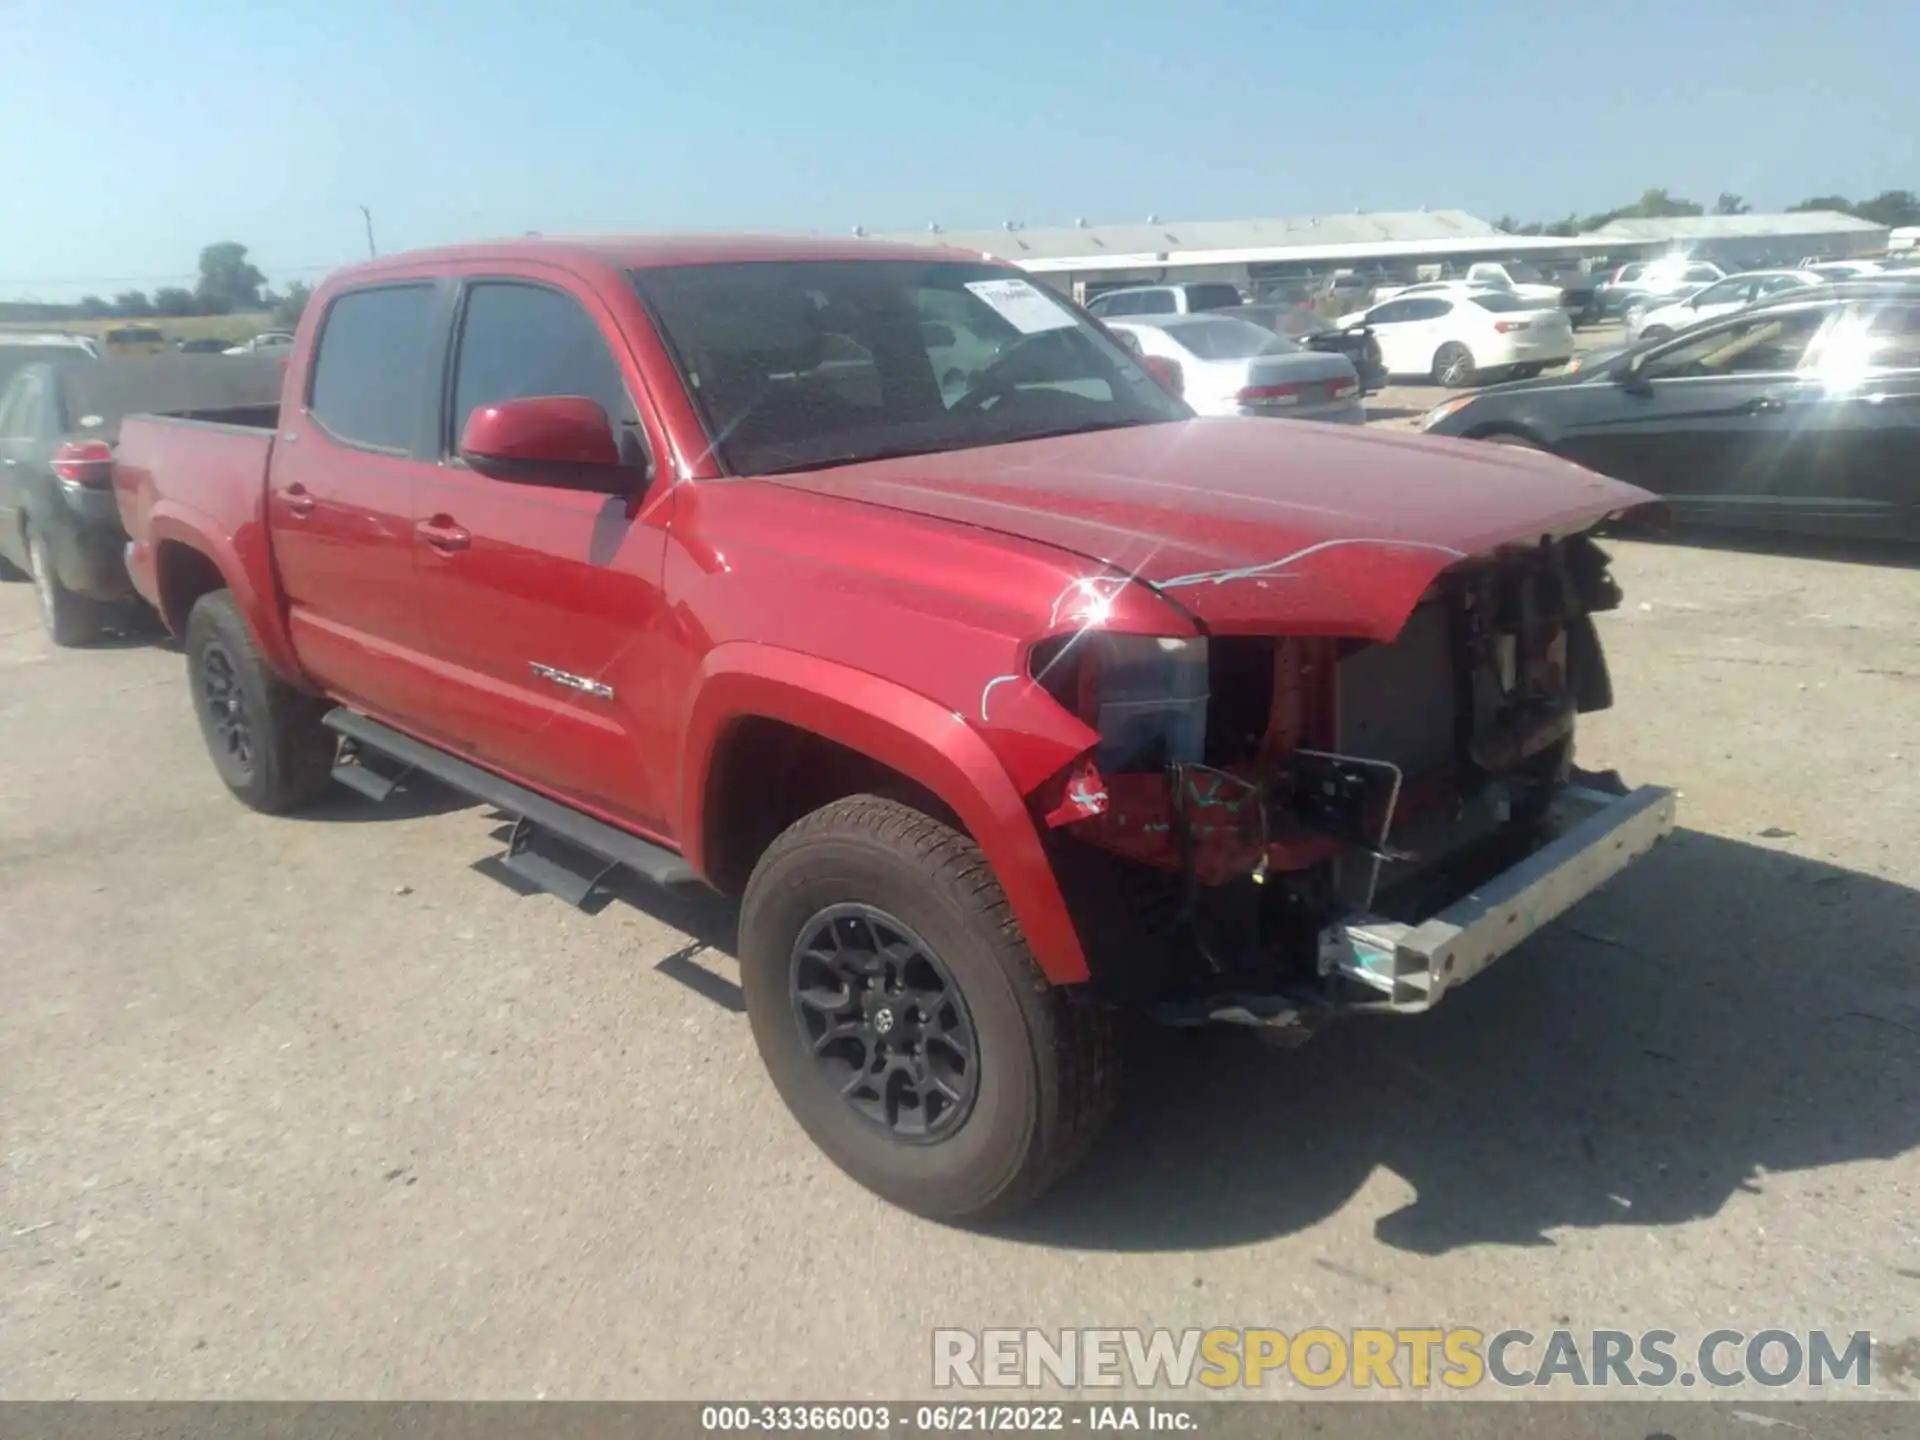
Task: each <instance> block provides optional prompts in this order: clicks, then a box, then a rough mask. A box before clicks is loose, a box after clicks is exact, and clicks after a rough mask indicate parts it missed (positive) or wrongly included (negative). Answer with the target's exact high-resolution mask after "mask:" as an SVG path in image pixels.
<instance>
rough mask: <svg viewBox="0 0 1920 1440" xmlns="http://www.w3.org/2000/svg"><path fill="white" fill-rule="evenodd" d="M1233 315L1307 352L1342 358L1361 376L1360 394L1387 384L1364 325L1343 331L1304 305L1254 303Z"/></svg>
mask: <svg viewBox="0 0 1920 1440" xmlns="http://www.w3.org/2000/svg"><path fill="white" fill-rule="evenodd" d="M1233 313H1234V316H1235V318H1237V319H1241V320H1251V321H1252V322H1253V323H1254V324H1256V325H1262V326H1265V327H1266V328H1267V329H1269V330H1271V331H1273V333H1274V334H1276V335H1284V336H1285V337H1286V338H1287V339H1289V340H1295V341H1298V342H1299V343H1300V344H1302V345H1304V346H1306V347H1307V348H1308V349H1309V350H1321V351H1325V352H1327V353H1329V354H1337V355H1344V356H1346V357H1347V363H1348V364H1349V365H1351V366H1353V369H1354V373H1355V374H1357V375H1358V376H1359V377H1360V393H1361V394H1362V395H1367V394H1371V393H1372V392H1373V391H1375V390H1378V389H1379V388H1380V387H1381V386H1382V385H1384V384H1386V382H1387V367H1386V365H1385V364H1384V363H1382V361H1381V359H1380V342H1379V341H1378V340H1376V339H1375V338H1374V335H1373V331H1372V330H1371V329H1370V328H1369V327H1367V326H1365V325H1352V326H1348V327H1346V328H1345V329H1342V328H1341V327H1340V326H1339V325H1338V324H1336V323H1335V322H1333V321H1331V320H1329V319H1327V317H1326V316H1324V315H1322V314H1321V313H1320V312H1319V311H1317V310H1314V309H1312V308H1311V307H1310V306H1305V305H1289V304H1273V303H1269V302H1266V301H1255V302H1254V303H1253V304H1251V305H1243V306H1241V307H1240V308H1239V309H1237V310H1235V311H1234V312H1233Z"/></svg>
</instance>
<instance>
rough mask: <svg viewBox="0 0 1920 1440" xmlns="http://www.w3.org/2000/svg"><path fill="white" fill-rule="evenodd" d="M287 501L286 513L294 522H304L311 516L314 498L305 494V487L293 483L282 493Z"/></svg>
mask: <svg viewBox="0 0 1920 1440" xmlns="http://www.w3.org/2000/svg"><path fill="white" fill-rule="evenodd" d="M283 493H284V494H285V496H286V501H287V513H288V514H289V515H292V516H293V517H294V518H295V519H296V520H304V519H306V518H307V516H309V515H311V514H313V507H314V504H315V502H314V498H313V496H312V495H310V494H308V493H307V487H306V486H304V485H302V484H300V483H299V482H298V481H295V482H294V483H293V484H291V485H289V486H287V488H286V490H285V491H284V492H283Z"/></svg>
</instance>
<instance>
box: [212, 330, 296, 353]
mask: <svg viewBox="0 0 1920 1440" xmlns="http://www.w3.org/2000/svg"><path fill="white" fill-rule="evenodd" d="M291 349H293V335H292V334H291V332H289V331H286V330H262V331H261V332H260V333H259V334H258V335H256V336H254V337H253V338H252V339H251V340H243V341H241V342H240V343H239V344H238V345H230V346H228V347H227V349H226V350H225V352H223V353H225V354H228V355H284V354H286V353H287V352H288V351H289V350H291Z"/></svg>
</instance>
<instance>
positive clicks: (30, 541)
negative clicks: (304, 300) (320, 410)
mask: <svg viewBox="0 0 1920 1440" xmlns="http://www.w3.org/2000/svg"><path fill="white" fill-rule="evenodd" d="M284 376H285V372H284V371H283V370H282V369H281V367H280V363H279V362H278V361H277V360H269V359H256V358H254V357H252V356H246V357H229V356H224V355H181V354H178V353H175V354H171V355H154V356H141V357H128V358H124V359H114V358H108V359H105V360H67V361H61V362H58V363H53V364H46V363H41V364H33V365H26V366H22V367H21V368H20V370H19V371H17V372H16V373H15V374H14V376H13V378H12V380H10V381H9V382H8V383H7V385H6V388H5V389H4V390H0V578H11V576H10V575H9V572H11V574H12V575H23V576H28V577H30V578H31V579H32V580H33V582H34V588H35V589H36V590H37V591H38V592H39V597H40V617H41V620H42V621H43V623H44V624H45V625H46V627H47V633H48V634H49V635H50V636H52V637H53V642H54V643H55V644H56V645H83V644H85V643H87V642H88V641H90V640H93V639H95V638H97V637H98V635H99V634H100V632H101V631H102V630H103V629H104V628H106V626H107V625H108V624H109V623H110V622H111V620H112V619H113V615H114V612H115V610H116V609H117V608H119V607H122V606H128V605H131V604H132V603H134V601H135V595H134V590H133V584H132V582H131V581H130V580H129V579H128V578H127V569H126V562H125V557H124V554H123V552H124V549H125V547H126V543H127V536H126V532H125V531H124V530H122V529H121V527H120V512H119V510H118V508H117V507H116V505H115V502H114V495H113V450H114V444H115V442H116V441H117V440H118V438H119V435H120V422H121V420H122V419H124V418H125V417H126V416H128V415H131V414H136V413H139V412H141V411H166V412H170V413H175V414H193V415H199V416H203V417H205V418H209V419H221V418H229V417H245V418H248V419H251V420H255V421H258V422H259V423H264V424H267V425H271V424H272V423H273V417H274V416H275V415H276V414H277V413H278V407H279V403H280V385H281V381H282V380H283V379H284ZM263 416H264V417H265V418H264V419H261V417H263Z"/></svg>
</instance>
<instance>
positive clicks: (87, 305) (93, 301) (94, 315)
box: [80, 295, 113, 320]
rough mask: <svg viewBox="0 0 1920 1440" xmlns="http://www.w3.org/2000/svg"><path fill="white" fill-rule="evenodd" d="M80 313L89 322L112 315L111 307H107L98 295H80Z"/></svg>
mask: <svg viewBox="0 0 1920 1440" xmlns="http://www.w3.org/2000/svg"><path fill="white" fill-rule="evenodd" d="M80 313H81V314H82V315H84V316H86V317H87V319H89V320H98V319H99V318H100V317H101V316H102V315H111V314H112V313H113V306H111V305H109V304H108V303H107V302H106V301H105V300H103V299H102V298H101V297H100V296H98V295H82V296H81V297H80Z"/></svg>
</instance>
